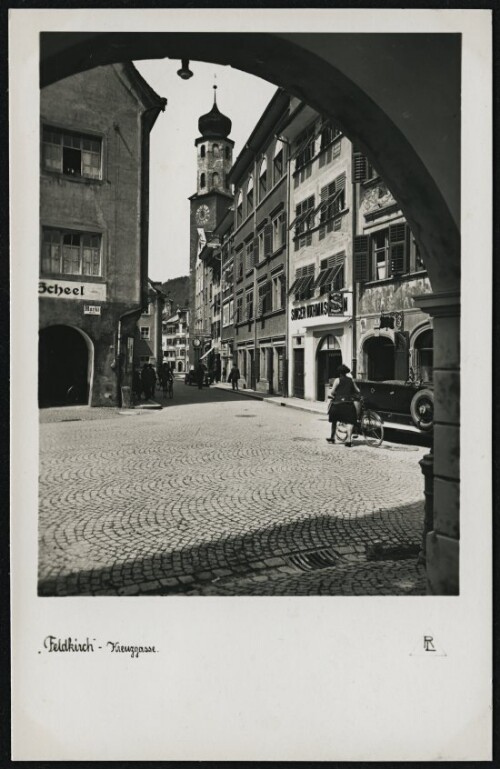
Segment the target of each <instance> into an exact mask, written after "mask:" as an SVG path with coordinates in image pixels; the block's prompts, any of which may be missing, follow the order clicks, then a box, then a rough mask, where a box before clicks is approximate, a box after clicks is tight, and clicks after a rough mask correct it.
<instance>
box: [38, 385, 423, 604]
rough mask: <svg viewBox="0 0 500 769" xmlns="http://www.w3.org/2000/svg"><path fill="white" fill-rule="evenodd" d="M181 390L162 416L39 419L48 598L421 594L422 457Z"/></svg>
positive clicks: (312, 420)
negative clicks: (331, 440) (349, 442)
mask: <svg viewBox="0 0 500 769" xmlns="http://www.w3.org/2000/svg"><path fill="white" fill-rule="evenodd" d="M328 434H329V425H328V423H327V421H326V416H325V415H322V414H318V413H307V412H304V411H300V410H296V409H293V408H279V407H277V406H276V405H274V404H270V403H265V402H263V401H257V400H252V399H250V398H248V397H246V396H245V395H243V394H233V393H232V392H225V391H223V390H220V389H216V388H211V389H210V390H208V389H203V390H202V391H199V390H198V389H197V388H192V387H188V386H186V385H184V384H183V383H182V382H176V383H175V395H174V399H173V400H172V401H168V403H167V404H165V408H163V410H161V411H147V410H142V411H136V412H135V413H133V412H132V413H128V414H120V413H119V412H117V411H116V410H113V409H88V408H86V407H72V408H67V409H48V410H45V411H42V412H41V425H40V528H39V534H40V560H39V594H40V595H61V596H62V595H90V594H93V595H137V594H148V595H175V594H188V595H422V594H424V592H425V580H424V571H423V568H422V567H420V566H418V565H417V553H418V549H419V544H420V538H421V531H422V525H423V477H422V474H421V471H420V468H419V465H418V461H419V459H421V457H422V456H423V455H424V454H425V453H426V449H425V448H422V447H417V446H413V445H398V444H395V443H388V442H384V443H383V444H382V446H381V447H380V448H378V449H374V448H369V447H368V446H365V445H363V442H362V440H361V439H359V440H358V441H355V446H353V448H352V449H351V450H346V448H345V447H344V446H343V445H333V446H332V445H330V444H328V443H327V442H326V440H325V438H326V437H327V436H328Z"/></svg>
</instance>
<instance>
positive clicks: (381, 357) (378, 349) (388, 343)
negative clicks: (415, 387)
mask: <svg viewBox="0 0 500 769" xmlns="http://www.w3.org/2000/svg"><path fill="white" fill-rule="evenodd" d="M363 354H364V358H365V362H364V369H365V371H366V373H367V376H368V379H370V380H371V381H373V382H383V381H385V380H387V379H394V376H395V347H394V342H393V341H392V339H389V337H386V336H372V337H370V338H369V339H367V340H366V341H365V343H364V345H363Z"/></svg>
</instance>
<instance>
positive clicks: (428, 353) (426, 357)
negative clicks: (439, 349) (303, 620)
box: [414, 329, 434, 382]
mask: <svg viewBox="0 0 500 769" xmlns="http://www.w3.org/2000/svg"><path fill="white" fill-rule="evenodd" d="M414 350H415V356H414V360H415V372H414V373H415V376H416V378H417V379H422V381H424V382H432V379H433V357H434V340H433V332H432V329H429V330H427V331H423V332H422V333H421V334H419V335H418V337H417V338H416V339H415V346H414Z"/></svg>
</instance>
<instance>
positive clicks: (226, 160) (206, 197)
mask: <svg viewBox="0 0 500 769" xmlns="http://www.w3.org/2000/svg"><path fill="white" fill-rule="evenodd" d="M231 127H232V124H231V120H230V119H229V118H228V117H226V115H223V114H222V112H220V110H219V108H218V106H217V86H216V85H214V103H213V106H212V109H211V110H210V112H207V114H205V115H202V116H201V117H200V119H199V120H198V130H199V136H198V138H197V139H196V140H195V142H194V144H195V147H196V192H195V194H194V195H191V197H190V198H189V200H190V205H191V218H190V260H189V268H190V272H189V275H190V300H191V301H190V312H191V318H190V324H189V325H190V329H189V332H190V338H191V345H190V363H195V362H196V360H197V358H198V355H199V353H201V352H202V350H203V347H204V345H205V344H206V342H207V340H209V339H210V317H209V316H210V308H209V303H208V302H207V296H208V295H209V291H208V281H209V279H210V275H209V274H208V268H206V267H205V265H204V264H203V263H202V262H201V260H200V259H198V254H199V253H200V251H201V250H202V249H203V247H204V245H205V243H206V242H207V240H209V238H210V235H211V233H212V232H213V231H214V229H215V227H216V226H217V224H218V223H219V222H220V221H221V219H222V218H223V216H224V215H225V214H226V213H227V210H228V208H229V207H230V206H231V205H232V204H233V196H232V193H231V189H230V185H229V183H228V181H227V179H228V174H229V171H230V169H231V166H232V164H233V147H234V142H233V140H232V139H229V138H228V137H229V134H230V132H231ZM195 338H198V339H199V340H200V341H199V343H195V344H197V347H193V345H192V342H193V340H194V339H195ZM198 351H199V352H198Z"/></svg>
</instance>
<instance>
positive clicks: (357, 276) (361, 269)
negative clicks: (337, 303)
mask: <svg viewBox="0 0 500 769" xmlns="http://www.w3.org/2000/svg"><path fill="white" fill-rule="evenodd" d="M369 248H370V238H369V237H368V235H356V237H355V238H354V245H353V250H354V280H355V281H357V282H361V283H364V282H365V281H367V280H370V260H369V257H370V251H369Z"/></svg>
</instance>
